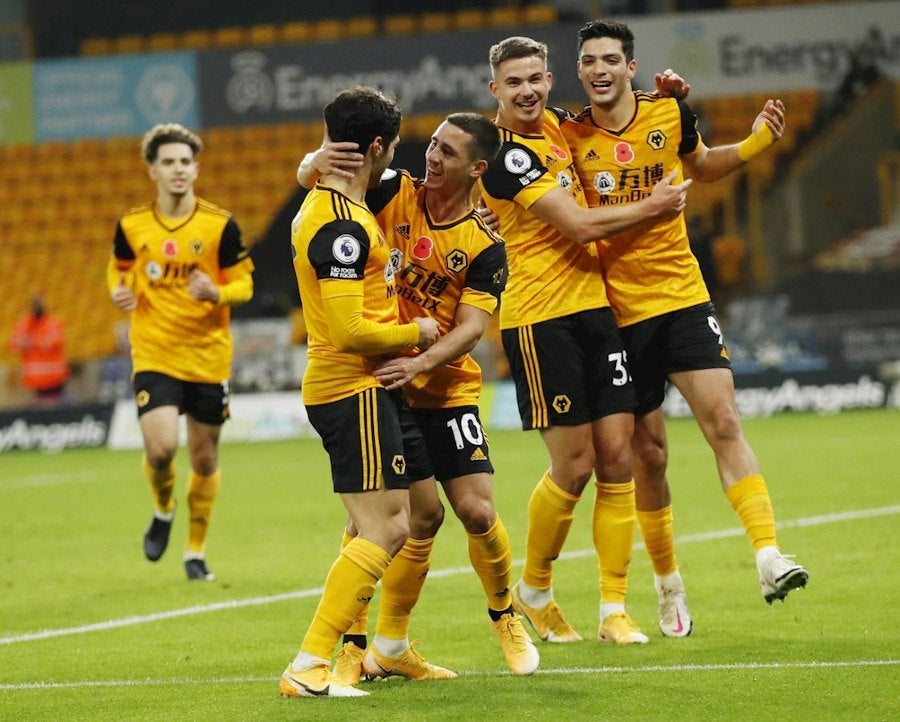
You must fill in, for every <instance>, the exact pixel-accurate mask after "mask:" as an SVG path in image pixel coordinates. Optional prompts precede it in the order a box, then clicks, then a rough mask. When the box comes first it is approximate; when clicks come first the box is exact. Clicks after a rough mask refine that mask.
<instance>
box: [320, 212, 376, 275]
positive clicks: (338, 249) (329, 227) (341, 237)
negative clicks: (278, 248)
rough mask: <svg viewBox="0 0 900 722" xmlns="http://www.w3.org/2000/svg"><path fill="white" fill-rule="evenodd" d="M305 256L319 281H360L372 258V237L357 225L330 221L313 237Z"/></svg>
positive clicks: (342, 221)
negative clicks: (331, 279) (338, 279)
mask: <svg viewBox="0 0 900 722" xmlns="http://www.w3.org/2000/svg"><path fill="white" fill-rule="evenodd" d="M306 256H307V258H308V259H309V262H310V264H311V265H312V267H313V268H314V269H315V270H316V277H317V278H318V279H319V280H324V279H326V278H343V279H347V280H350V281H361V280H362V279H363V271H364V269H365V267H366V261H367V260H368V258H369V235H368V234H367V233H366V230H365V228H363V227H362V225H360V224H359V223H357V222H356V221H347V220H340V221H331V222H330V223H326V224H325V225H324V226H322V227H321V228H320V229H319V230H318V232H317V233H316V235H315V236H313V239H312V241H310V243H309V248H308V249H307V251H306Z"/></svg>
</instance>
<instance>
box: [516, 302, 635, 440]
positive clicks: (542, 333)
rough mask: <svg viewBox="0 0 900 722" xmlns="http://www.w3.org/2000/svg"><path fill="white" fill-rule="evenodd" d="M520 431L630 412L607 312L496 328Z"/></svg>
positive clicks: (620, 351)
mask: <svg viewBox="0 0 900 722" xmlns="http://www.w3.org/2000/svg"><path fill="white" fill-rule="evenodd" d="M501 338H502V340H503V348H504V350H505V351H506V357H507V359H508V360H509V367H510V371H511V372H512V377H513V379H514V380H515V383H516V399H517V400H518V404H519V416H520V417H521V419H522V428H523V429H543V428H546V427H548V426H577V425H579V424H586V423H589V422H591V421H595V420H597V419H600V418H603V417H604V416H609V415H610V414H618V413H623V412H631V411H633V410H634V389H633V388H632V384H631V377H630V376H629V373H628V359H627V357H626V355H625V350H624V347H623V344H622V338H621V336H620V335H619V329H618V327H617V326H616V322H615V318H614V317H613V313H612V310H610V309H609V308H597V309H592V310H589V311H579V312H578V313H573V314H570V315H568V316H562V317H561V318H553V319H550V320H549V321H541V322H540V323H536V324H533V325H530V326H519V327H517V328H510V329H505V330H503V331H502V332H501Z"/></svg>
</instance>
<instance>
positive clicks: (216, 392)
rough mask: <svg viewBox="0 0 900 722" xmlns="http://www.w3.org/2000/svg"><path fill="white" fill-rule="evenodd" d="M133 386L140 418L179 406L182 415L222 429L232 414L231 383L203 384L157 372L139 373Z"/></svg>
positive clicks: (135, 376)
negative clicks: (161, 409) (229, 386)
mask: <svg viewBox="0 0 900 722" xmlns="http://www.w3.org/2000/svg"><path fill="white" fill-rule="evenodd" d="M133 384H134V402H135V404H137V415H138V418H140V417H141V416H143V415H144V414H145V413H147V412H148V411H151V410H152V409H157V408H159V407H160V406H177V407H178V413H179V414H184V413H187V414H190V415H191V416H192V417H193V418H194V419H196V420H197V421H199V422H200V423H202V424H212V425H213V426H221V425H222V424H223V423H225V419H227V418H228V417H229V415H230V414H229V411H228V402H229V398H230V391H229V388H228V382H227V381H222V382H220V383H217V384H203V383H197V382H195V381H181V380H180V379H176V378H174V377H172V376H168V375H166V374H161V373H159V372H157V371H138V372H137V373H136V374H135V375H134V380H133Z"/></svg>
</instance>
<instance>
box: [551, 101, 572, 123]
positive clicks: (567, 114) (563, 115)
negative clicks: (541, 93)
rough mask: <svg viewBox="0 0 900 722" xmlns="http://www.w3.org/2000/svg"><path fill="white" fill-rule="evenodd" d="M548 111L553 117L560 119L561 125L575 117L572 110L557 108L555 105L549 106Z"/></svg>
mask: <svg viewBox="0 0 900 722" xmlns="http://www.w3.org/2000/svg"><path fill="white" fill-rule="evenodd" d="M547 110H549V111H550V112H551V113H553V115H555V116H556V117H557V118H558V119H559V122H560V123H562V122H563V121H564V120H567V119H568V118H574V117H575V113H573V112H572V111H571V110H566V109H565V108H557V107H556V106H554V105H548V106H547Z"/></svg>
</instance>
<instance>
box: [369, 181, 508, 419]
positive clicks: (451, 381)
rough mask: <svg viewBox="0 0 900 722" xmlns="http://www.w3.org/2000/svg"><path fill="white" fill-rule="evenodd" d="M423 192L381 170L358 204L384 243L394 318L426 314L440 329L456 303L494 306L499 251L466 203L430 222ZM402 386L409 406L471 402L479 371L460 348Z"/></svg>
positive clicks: (502, 275)
mask: <svg viewBox="0 0 900 722" xmlns="http://www.w3.org/2000/svg"><path fill="white" fill-rule="evenodd" d="M425 193H426V191H425V189H424V188H420V187H417V185H416V182H415V180H414V179H413V178H412V177H411V176H410V175H409V173H407V172H406V171H398V170H394V169H388V170H387V171H385V173H384V175H383V176H382V179H381V185H380V186H379V188H378V189H375V190H371V191H369V192H368V193H367V194H366V204H367V205H368V206H369V208H371V209H372V211H373V212H374V213H375V214H376V217H377V219H378V223H379V225H380V226H381V229H382V230H383V231H384V234H385V237H386V238H387V241H388V244H389V245H390V246H391V248H392V250H391V253H392V254H393V256H394V267H395V268H396V269H397V272H396V276H395V280H396V282H397V296H398V299H399V305H400V318H401V320H402V321H404V322H408V321H411V320H412V319H413V318H414V317H416V316H430V317H431V318H433V319H434V320H435V321H437V322H438V325H439V326H440V330H441V335H444V334H446V333H448V332H449V331H450V330H451V329H452V328H453V324H454V319H455V317H456V310H457V307H458V306H459V305H460V304H467V305H469V306H474V307H476V308H480V309H482V310H483V311H487V312H488V313H493V312H494V310H495V309H496V307H497V302H498V300H499V298H500V294H501V292H502V291H503V288H504V286H505V284H506V250H505V247H504V244H503V241H502V240H501V239H500V238H499V237H498V236H496V235H495V234H494V233H492V232H491V231H490V230H489V229H488V228H487V226H485V224H484V221H483V220H482V219H481V216H480V215H479V214H478V213H476V212H475V211H474V209H472V210H470V211H469V212H468V213H466V214H465V215H464V216H462V217H460V218H458V219H456V220H454V221H451V222H450V223H443V224H437V223H434V222H433V221H432V220H431V218H430V217H429V215H428V208H427V207H426V205H425ZM405 390H406V397H407V400H408V402H409V405H410V406H412V407H414V408H416V407H419V408H452V407H456V406H462V405H467V404H476V403H477V402H478V396H479V394H480V392H481V369H480V368H479V366H478V364H477V363H476V362H475V359H474V358H472V356H470V355H469V354H465V355H464V356H462V357H461V358H458V359H456V360H455V361H453V362H451V363H449V364H446V365H444V366H441V367H438V368H436V369H434V370H433V371H431V372H430V373H428V374H421V375H419V376H417V377H416V378H415V379H413V381H412V382H410V383H409V384H407V386H406V387H405Z"/></svg>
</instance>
